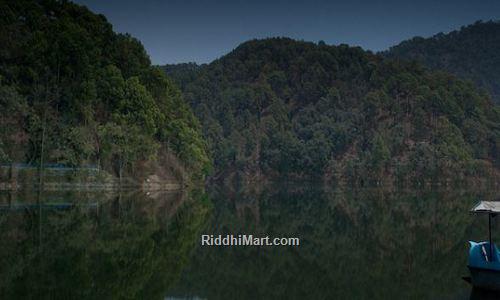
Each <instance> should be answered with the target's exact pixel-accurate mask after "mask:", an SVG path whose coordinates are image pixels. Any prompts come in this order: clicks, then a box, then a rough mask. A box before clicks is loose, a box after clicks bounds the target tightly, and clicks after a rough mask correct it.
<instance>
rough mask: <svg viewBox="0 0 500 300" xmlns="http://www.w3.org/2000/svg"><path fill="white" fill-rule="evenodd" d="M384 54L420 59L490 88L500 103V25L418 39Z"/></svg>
mask: <svg viewBox="0 0 500 300" xmlns="http://www.w3.org/2000/svg"><path fill="white" fill-rule="evenodd" d="M383 55H385V56H387V57H391V58H402V59H408V60H418V61H420V62H422V63H424V64H425V65H426V66H428V67H430V68H432V69H435V70H438V69H439V70H446V71H449V72H451V73H453V74H455V75H457V76H459V77H461V78H465V79H470V80H472V81H474V83H476V84H477V85H478V86H480V87H482V88H484V89H486V90H487V91H488V92H490V93H491V95H492V96H493V100H494V101H495V102H496V103H497V104H500V22H498V21H497V22H494V21H489V22H481V21H478V22H476V23H474V24H472V25H469V26H465V27H462V28H461V29H460V30H456V31H452V32H450V33H447V34H444V33H439V34H437V35H435V36H433V37H431V38H422V37H415V38H413V39H411V40H408V41H404V42H402V43H401V44H399V45H397V46H394V47H392V48H390V50H389V51H386V52H384V53H383Z"/></svg>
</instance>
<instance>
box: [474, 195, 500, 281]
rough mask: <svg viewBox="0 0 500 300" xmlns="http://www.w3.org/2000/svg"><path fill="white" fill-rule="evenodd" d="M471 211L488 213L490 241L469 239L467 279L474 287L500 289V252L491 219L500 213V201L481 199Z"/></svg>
mask: <svg viewBox="0 0 500 300" xmlns="http://www.w3.org/2000/svg"><path fill="white" fill-rule="evenodd" d="M471 212H472V213H474V214H482V215H484V214H487V215H488V241H482V242H473V241H469V246H470V248H469V259H468V265H467V267H468V268H469V271H470V279H469V278H467V279H468V280H467V281H469V282H470V283H471V284H472V286H473V287H474V288H478V289H487V290H494V291H500V252H499V251H498V248H497V246H496V245H495V244H494V243H493V241H492V239H491V220H492V218H494V217H495V216H497V215H498V214H500V201H481V202H479V203H478V204H476V206H474V207H473V208H472V210H471Z"/></svg>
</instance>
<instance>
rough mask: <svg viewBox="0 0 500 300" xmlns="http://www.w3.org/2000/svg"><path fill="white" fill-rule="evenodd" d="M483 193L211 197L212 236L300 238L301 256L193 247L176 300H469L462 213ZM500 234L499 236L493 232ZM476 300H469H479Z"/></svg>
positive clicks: (468, 221)
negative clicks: (192, 298)
mask: <svg viewBox="0 0 500 300" xmlns="http://www.w3.org/2000/svg"><path fill="white" fill-rule="evenodd" d="M491 196H492V195H489V194H488V193H487V192H481V191H456V190H455V191H412V190H405V191H388V190H383V189H364V190H355V191H346V190H325V189H322V188H319V187H316V186H306V187H304V186H301V187H297V186H294V185H282V186H277V185H274V186H273V187H272V188H269V189H263V190H259V191H255V189H252V190H245V189H240V190H232V189H227V188H225V189H220V190H218V191H215V192H213V193H212V194H211V198H212V199H213V200H214V201H215V207H216V209H215V214H216V215H215V216H214V219H213V221H212V222H211V223H210V225H209V226H208V227H207V228H206V229H205V232H206V233H210V234H212V233H213V234H228V233H232V234H239V233H247V234H250V233H251V234H255V235H261V236H266V235H269V236H298V237H300V238H301V246H300V247H298V248H293V247H290V248H287V247H285V248H283V247H279V248H244V247H238V248H229V247H214V248H210V247H200V246H198V248H197V250H196V252H195V254H194V255H193V256H192V259H191V261H190V263H189V265H188V267H187V268H186V269H185V270H184V271H183V274H182V279H181V280H180V281H179V283H178V284H177V285H176V286H174V287H173V288H172V290H171V292H170V295H172V296H182V297H190V296H199V297H201V298H208V299H235V298H238V299H263V298H264V299H274V298H293V299H295V298H305V299H468V298H469V296H471V289H470V287H469V285H468V284H467V283H466V282H464V281H463V280H462V279H461V277H462V276H463V275H467V272H468V271H467V269H466V251H467V249H466V247H467V244H466V241H467V240H469V239H484V238H485V237H486V234H487V232H486V231H485V230H484V229H485V226H484V221H485V220H482V219H474V217H473V216H471V215H470V214H469V213H468V210H469V209H470V208H471V207H472V205H473V204H474V203H475V202H476V201H477V200H478V199H488V198H489V197H491ZM499 231H500V229H499ZM477 295H478V293H475V294H473V295H472V296H473V298H474V299H476V298H477Z"/></svg>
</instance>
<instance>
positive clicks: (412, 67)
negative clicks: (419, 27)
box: [167, 38, 500, 184]
mask: <svg viewBox="0 0 500 300" xmlns="http://www.w3.org/2000/svg"><path fill="white" fill-rule="evenodd" d="M169 69H170V70H174V71H175V72H171V73H170V74H171V75H172V76H174V77H175V76H176V74H181V75H182V76H181V77H179V78H177V79H176V80H178V81H180V82H181V85H182V86H183V93H184V95H185V98H186V100H187V101H189V103H190V104H191V106H192V108H193V110H194V112H195V114H196V115H197V116H198V118H199V119H200V121H201V122H202V128H203V131H204V135H205V138H206V139H207V141H208V143H209V149H210V152H211V154H212V156H213V157H214V164H215V167H216V171H217V174H218V175H220V176H222V175H229V174H240V175H243V176H251V177H252V176H261V175H264V176H271V177H273V176H283V175H285V176H292V177H298V178H318V177H319V178H323V179H334V180H337V181H344V182H353V183H361V184H363V182H365V181H371V182H379V181H383V180H391V181H398V182H399V181H403V182H408V183H415V182H430V181H442V180H454V179H458V180H460V179H464V178H466V177H467V178H482V177H490V176H492V175H493V174H494V173H496V172H497V171H498V168H499V166H500V161H499V158H500V157H499V156H500V155H499V151H498V149H499V148H500V110H499V108H498V107H495V106H494V104H493V103H492V102H491V100H490V98H489V97H488V96H487V95H485V94H483V93H481V92H480V91H478V90H477V89H476V88H475V87H474V86H473V85H472V83H469V82H465V81H462V80H460V79H457V78H456V77H454V76H452V75H448V74H445V73H442V72H430V71H427V70H426V69H424V68H423V67H421V66H420V65H419V64H417V63H411V62H398V61H391V60H386V59H383V58H382V57H381V56H378V55H374V54H372V53H371V52H366V51H363V50H362V49H360V48H351V47H348V46H346V45H341V46H337V47H336V46H328V45H326V44H325V43H323V42H320V43H319V44H314V43H308V42H300V41H295V40H292V39H287V38H272V39H265V40H253V41H249V42H246V43H243V44H242V45H240V46H239V47H237V48H236V49H235V50H234V51H232V52H231V53H229V54H227V55H225V56H223V57H222V58H220V59H218V60H216V61H214V62H212V63H210V64H208V65H204V66H201V67H199V68H193V67H192V66H190V65H187V66H184V68H183V67H182V66H180V67H179V68H174V69H173V68H171V67H170V68H167V72H168V70H169ZM189 69H192V70H195V72H194V74H193V76H187V75H186V72H188V71H189Z"/></svg>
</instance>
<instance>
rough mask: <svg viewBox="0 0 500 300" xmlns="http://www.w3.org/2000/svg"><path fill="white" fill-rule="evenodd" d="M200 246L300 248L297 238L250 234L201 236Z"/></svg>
mask: <svg viewBox="0 0 500 300" xmlns="http://www.w3.org/2000/svg"><path fill="white" fill-rule="evenodd" d="M201 245H202V246H300V239H299V238H298V237H274V238H271V237H269V236H265V237H257V236H254V235H252V234H238V235H232V234H226V235H222V234H216V235H214V234H202V235H201Z"/></svg>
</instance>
